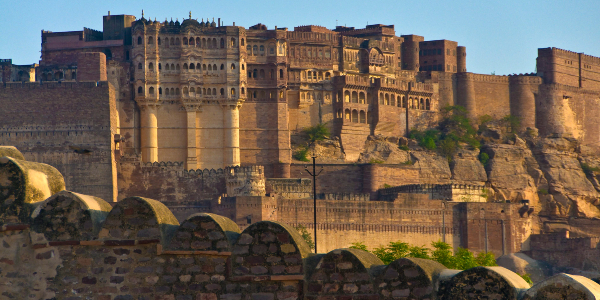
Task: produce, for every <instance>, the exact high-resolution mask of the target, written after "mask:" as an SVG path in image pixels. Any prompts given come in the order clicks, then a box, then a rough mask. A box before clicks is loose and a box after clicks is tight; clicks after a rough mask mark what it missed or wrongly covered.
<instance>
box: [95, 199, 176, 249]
mask: <svg viewBox="0 0 600 300" xmlns="http://www.w3.org/2000/svg"><path fill="white" fill-rule="evenodd" d="M133 201H135V202H138V203H141V204H142V205H145V206H147V207H148V208H150V210H151V211H152V212H154V219H155V220H156V224H157V225H158V227H159V229H160V233H161V236H160V242H161V244H163V245H166V244H168V241H169V240H170V239H171V237H172V236H173V234H174V233H175V231H176V230H177V227H179V221H177V218H175V216H174V215H173V213H172V212H171V210H169V208H167V206H165V205H164V204H163V203H161V202H159V201H156V200H153V199H150V198H144V197H136V196H134V197H128V198H125V199H123V200H121V201H119V202H117V205H115V206H114V207H113V208H112V210H111V211H110V213H109V214H108V216H107V217H106V221H108V220H109V218H110V217H111V216H113V215H115V213H114V211H115V208H117V207H121V206H123V205H125V204H126V203H128V202H133ZM106 221H105V222H104V224H103V226H102V230H104V229H107V230H108V228H106V226H107V225H106ZM104 239H107V238H104Z"/></svg>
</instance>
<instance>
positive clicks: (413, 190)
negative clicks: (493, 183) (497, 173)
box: [378, 184, 487, 202]
mask: <svg viewBox="0 0 600 300" xmlns="http://www.w3.org/2000/svg"><path fill="white" fill-rule="evenodd" d="M484 189H485V186H483V185H470V184H410V185H401V186H396V187H390V188H384V189H380V190H378V193H379V197H380V199H382V200H392V199H393V198H395V197H396V196H397V195H398V194H403V193H408V194H429V198H430V199H438V200H450V201H458V202H486V201H487V199H486V198H485V196H484V194H485V192H484Z"/></svg>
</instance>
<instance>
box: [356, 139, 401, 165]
mask: <svg viewBox="0 0 600 300" xmlns="http://www.w3.org/2000/svg"><path fill="white" fill-rule="evenodd" d="M409 158H410V156H409V154H408V152H407V151H405V150H402V149H400V148H398V139H397V138H393V137H392V138H385V137H382V136H369V137H368V138H367V141H366V142H365V148H364V151H363V152H362V153H361V154H360V157H359V158H358V162H359V163H370V162H380V163H386V164H401V163H405V162H406V161H408V160H409Z"/></svg>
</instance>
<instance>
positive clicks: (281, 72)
mask: <svg viewBox="0 0 600 300" xmlns="http://www.w3.org/2000/svg"><path fill="white" fill-rule="evenodd" d="M279 79H283V69H279Z"/></svg>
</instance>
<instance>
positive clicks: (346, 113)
mask: <svg viewBox="0 0 600 300" xmlns="http://www.w3.org/2000/svg"><path fill="white" fill-rule="evenodd" d="M344 119H346V120H348V121H350V110H349V109H346V110H345V111H344Z"/></svg>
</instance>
